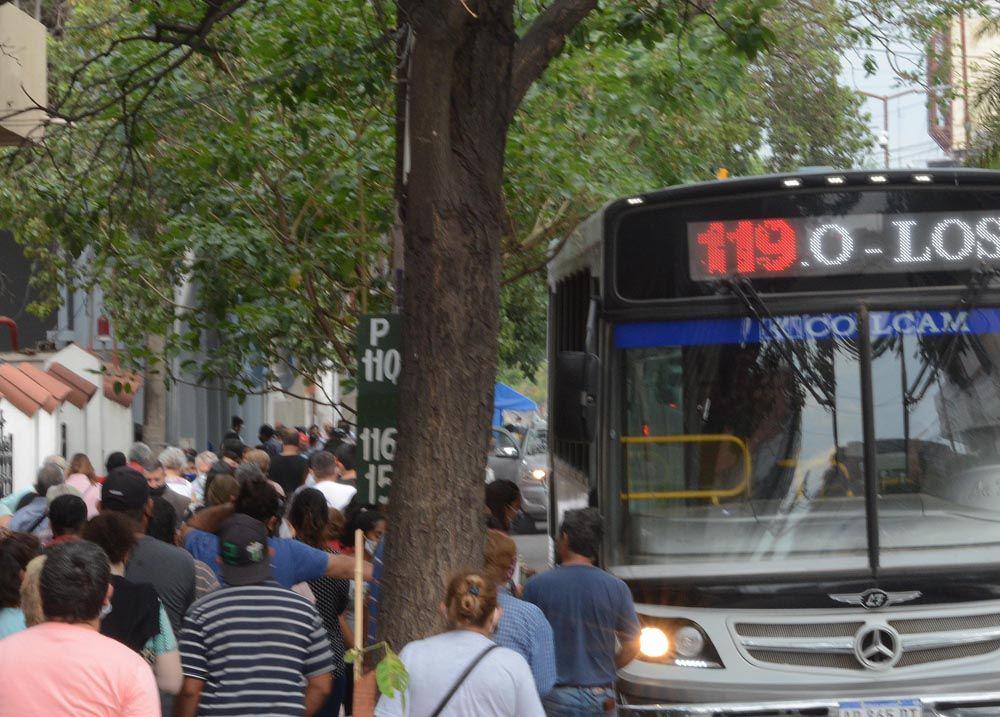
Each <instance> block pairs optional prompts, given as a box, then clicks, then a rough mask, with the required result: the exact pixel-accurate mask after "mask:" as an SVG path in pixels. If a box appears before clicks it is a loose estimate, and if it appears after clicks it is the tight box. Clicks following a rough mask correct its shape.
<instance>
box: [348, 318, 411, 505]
mask: <svg viewBox="0 0 1000 717" xmlns="http://www.w3.org/2000/svg"><path fill="white" fill-rule="evenodd" d="M401 325H402V317H401V316H400V315H399V314H366V315H364V316H362V317H361V323H360V324H359V325H358V368H357V373H356V374H355V375H356V376H357V386H358V492H359V493H360V495H361V496H362V497H364V498H365V499H366V500H367V501H368V502H369V503H387V502H388V500H389V487H390V486H391V485H392V464H393V460H394V459H395V458H396V427H397V421H398V415H399V374H400V370H401V369H402V358H403V357H402V345H401V344H402V328H401Z"/></svg>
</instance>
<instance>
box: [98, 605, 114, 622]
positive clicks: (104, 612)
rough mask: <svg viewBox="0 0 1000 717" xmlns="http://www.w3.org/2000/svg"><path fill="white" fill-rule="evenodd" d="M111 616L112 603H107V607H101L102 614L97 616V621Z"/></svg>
mask: <svg viewBox="0 0 1000 717" xmlns="http://www.w3.org/2000/svg"><path fill="white" fill-rule="evenodd" d="M110 614H111V603H107V604H106V605H102V606H101V612H100V614H99V615H98V616H97V619H98V620H103V619H104V618H106V617H107V616H108V615H110Z"/></svg>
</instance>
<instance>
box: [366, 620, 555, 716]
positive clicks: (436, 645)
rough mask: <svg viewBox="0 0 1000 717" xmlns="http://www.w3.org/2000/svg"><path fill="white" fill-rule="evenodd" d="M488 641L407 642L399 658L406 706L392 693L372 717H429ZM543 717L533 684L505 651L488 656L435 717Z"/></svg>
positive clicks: (524, 666) (471, 635) (450, 637)
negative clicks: (405, 677)
mask: <svg viewBox="0 0 1000 717" xmlns="http://www.w3.org/2000/svg"><path fill="white" fill-rule="evenodd" d="M492 644H493V643H492V641H491V640H490V639H489V638H487V637H485V636H483V635H480V634H479V633H475V632H471V631H469V630H454V631H452V632H446V633H444V634H443V635H435V636H434V637H429V638H427V639H426V640H417V641H416V642H411V643H410V644H409V645H407V646H406V647H404V648H403V650H402V652H400V653H399V657H400V659H401V660H402V661H403V664H404V665H406V670H407V672H409V673H410V686H409V687H408V688H407V690H406V695H405V698H406V700H405V701H406V706H405V707H404V706H403V700H402V696H401V695H400V694H399V693H398V692H397V693H396V695H395V696H394V697H393V698H391V699H390V698H389V697H386V696H385V695H383V696H382V698H381V699H380V700H379V702H378V706H377V707H376V708H375V716H376V717H429V716H430V714H431V713H432V712H433V711H434V709H435V708H436V707H437V706H438V703H439V702H440V701H441V700H442V698H443V697H444V696H445V694H447V693H448V691H449V690H450V689H451V688H452V685H454V684H455V682H456V681H457V680H458V678H459V677H460V676H461V675H462V673H463V672H465V669H466V668H467V667H468V666H469V664H470V663H471V662H472V661H473V660H474V659H476V657H478V656H479V653H481V652H482V651H483V650H485V649H486V648H487V647H489V646H490V645H492ZM467 715H476V717H545V711H544V710H543V709H542V703H541V701H540V700H539V699H538V691H537V690H536V689H535V679H534V678H533V677H532V676H531V668H530V667H528V663H527V662H525V660H524V658H523V657H521V656H520V655H519V654H517V653H516V652H514V651H513V650H508V649H507V648H506V647H498V648H496V649H494V650H492V651H491V652H490V653H489V654H488V655H486V657H484V658H483V659H482V661H481V662H480V663H479V664H478V665H476V669H474V670H473V671H472V673H471V674H470V675H469V676H468V678H466V680H465V682H463V683H462V686H461V687H459V688H458V691H457V692H455V694H454V696H453V697H452V698H451V701H450V702H449V703H448V706H447V707H445V708H444V710H442V711H441V717H466V716H467Z"/></svg>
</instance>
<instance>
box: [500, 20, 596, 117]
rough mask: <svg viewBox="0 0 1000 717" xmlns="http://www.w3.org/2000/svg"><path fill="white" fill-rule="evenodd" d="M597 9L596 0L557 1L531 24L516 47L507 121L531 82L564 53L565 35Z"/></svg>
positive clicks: (519, 103)
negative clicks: (557, 56)
mask: <svg viewBox="0 0 1000 717" xmlns="http://www.w3.org/2000/svg"><path fill="white" fill-rule="evenodd" d="M596 7H597V0H554V2H553V3H552V4H551V5H549V6H548V7H547V8H545V10H544V11H542V13H541V14H540V15H539V16H538V17H536V18H535V20H534V22H532V23H531V27H529V28H528V31H527V32H526V33H524V37H522V38H521V39H520V40H518V42H517V45H515V46H514V60H513V63H512V67H511V78H510V107H509V109H508V112H507V118H508V120H509V119H510V118H512V117H513V116H514V113H515V112H516V111H517V108H518V107H519V106H520V105H521V100H523V99H524V96H525V94H527V92H528V89H529V88H530V87H531V85H532V83H534V81H535V80H537V79H538V78H539V77H541V75H542V73H543V72H545V68H547V67H548V66H549V63H550V62H551V61H552V59H553V58H554V57H555V56H556V55H558V54H559V53H560V52H562V49H563V46H564V45H565V44H566V36H567V35H568V34H569V33H570V32H572V31H573V29H574V28H575V27H576V26H577V25H579V24H580V22H581V21H582V20H583V19H584V18H585V17H587V15H589V14H590V13H591V11H593V10H594V8H596Z"/></svg>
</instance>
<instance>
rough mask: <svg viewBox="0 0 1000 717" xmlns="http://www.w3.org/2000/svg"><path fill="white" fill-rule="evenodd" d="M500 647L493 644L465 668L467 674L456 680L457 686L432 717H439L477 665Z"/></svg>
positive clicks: (452, 688)
mask: <svg viewBox="0 0 1000 717" xmlns="http://www.w3.org/2000/svg"><path fill="white" fill-rule="evenodd" d="M498 647H500V646H499V645H497V644H493V645H490V646H489V647H487V648H486V649H485V650H483V651H482V652H480V653H479V655H478V656H477V657H476V659H475V660H473V661H472V662H471V663H470V664H469V666H468V667H466V668H465V672H463V673H462V674H461V676H460V677H459V678H458V679H457V680H455V684H454V685H452V686H451V689H450V690H448V694H446V695H445V696H444V699H442V700H441V703H440V704H439V705H438V706H437V709H436V710H434V711H433V712H431V717H438V715H440V714H441V711H442V710H443V709H444V708H445V707H447V706H448V703H449V702H451V698H452V697H454V696H455V693H456V692H458V688H459V687H461V686H462V683H463V682H465V681H466V680H467V679H468V678H469V675H471V674H472V671H473V670H474V669H476V665H478V664H479V663H480V662H482V661H483V658H484V657H486V655H488V654H489V653H490V652H491V651H492V650H495V649H496V648H498Z"/></svg>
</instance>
